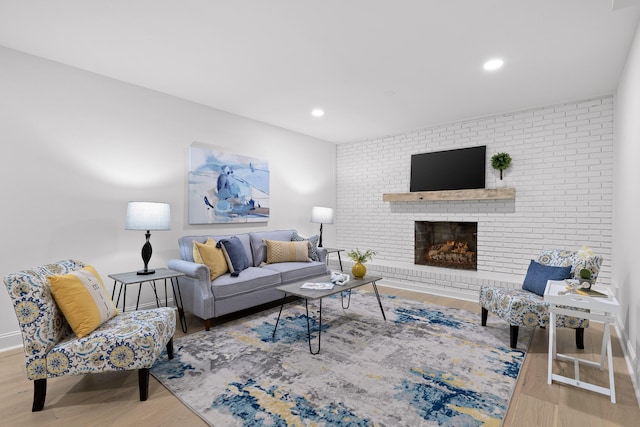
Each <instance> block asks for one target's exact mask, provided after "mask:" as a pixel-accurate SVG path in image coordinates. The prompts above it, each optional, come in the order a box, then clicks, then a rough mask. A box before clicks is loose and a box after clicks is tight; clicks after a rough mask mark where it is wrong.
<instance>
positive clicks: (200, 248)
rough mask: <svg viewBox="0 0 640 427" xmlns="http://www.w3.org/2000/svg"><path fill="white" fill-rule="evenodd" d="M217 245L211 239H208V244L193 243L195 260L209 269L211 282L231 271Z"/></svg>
mask: <svg viewBox="0 0 640 427" xmlns="http://www.w3.org/2000/svg"><path fill="white" fill-rule="evenodd" d="M217 243H218V242H216V241H215V240H213V239H212V238H211V237H209V238H208V239H207V242H206V243H200V242H197V241H194V242H193V259H194V261H195V262H197V263H198V264H204V265H206V266H207V267H209V276H210V279H211V280H213V279H215V278H216V277H220V276H222V275H223V274H224V273H226V272H228V271H229V265H228V264H227V259H226V257H225V256H224V252H223V251H222V249H220V248H217V247H216V245H217Z"/></svg>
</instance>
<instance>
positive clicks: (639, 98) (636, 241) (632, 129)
mask: <svg viewBox="0 0 640 427" xmlns="http://www.w3.org/2000/svg"><path fill="white" fill-rule="evenodd" d="M615 153H616V155H615V164H614V171H615V178H614V179H615V187H614V188H615V194H614V201H615V203H614V207H615V209H614V212H615V215H614V229H613V241H614V245H613V253H614V257H615V263H614V269H613V285H614V287H615V288H616V289H617V293H618V299H619V300H620V302H621V309H622V310H621V314H620V322H621V323H622V325H623V328H622V332H623V334H624V337H623V341H624V344H625V345H626V347H627V354H628V355H629V359H630V362H631V365H632V367H633V371H634V372H633V376H634V377H635V379H636V384H640V357H639V354H640V314H639V311H640V278H639V277H640V274H639V272H638V253H639V252H640V251H639V250H638V245H640V188H639V184H640V26H639V27H638V30H637V31H636V35H635V39H634V42H633V45H632V47H631V49H630V51H629V56H628V58H627V63H626V66H625V69H624V71H623V74H622V76H621V78H620V81H619V84H618V90H617V93H616V150H615Z"/></svg>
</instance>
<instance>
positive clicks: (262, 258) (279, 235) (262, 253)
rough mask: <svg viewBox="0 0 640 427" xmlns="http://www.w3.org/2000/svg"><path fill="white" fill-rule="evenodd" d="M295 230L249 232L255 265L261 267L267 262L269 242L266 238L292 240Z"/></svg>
mask: <svg viewBox="0 0 640 427" xmlns="http://www.w3.org/2000/svg"><path fill="white" fill-rule="evenodd" d="M294 232H295V230H274V231H258V232H252V233H249V238H250V241H251V254H252V257H253V266H254V267H259V266H260V265H261V264H262V263H263V262H267V244H266V243H265V242H264V241H265V240H280V241H284V242H290V241H291V236H292V235H293V233H294Z"/></svg>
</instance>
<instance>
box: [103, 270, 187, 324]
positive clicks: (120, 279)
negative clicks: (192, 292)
mask: <svg viewBox="0 0 640 427" xmlns="http://www.w3.org/2000/svg"><path fill="white" fill-rule="evenodd" d="M181 276H184V273H180V272H179V271H175V270H170V269H168V268H156V271H155V273H153V274H146V275H141V274H138V273H137V272H135V271H131V272H128V273H118V274H109V277H110V278H111V279H113V291H112V292H111V299H112V300H113V297H114V296H115V293H116V285H117V284H118V283H119V284H120V289H119V291H118V300H117V301H116V307H117V306H118V304H119V303H120V294H122V289H123V288H124V295H123V297H122V312H123V313H124V311H125V309H126V300H127V285H133V284H136V283H137V284H138V299H137V301H136V310H137V309H138V305H139V304H140V292H141V291H142V284H143V283H145V282H148V283H149V284H151V287H152V288H153V293H154V295H155V296H156V306H157V307H160V300H159V299H158V291H157V289H156V280H164V305H165V307H167V306H168V300H169V296H168V294H167V279H169V280H170V281H171V289H172V290H173V300H174V301H175V303H176V307H177V308H178V317H179V319H180V326H181V327H182V332H184V333H185V334H186V333H187V320H186V318H185V317H184V309H183V306H182V294H181V293H180V282H178V278H179V277H181ZM174 279H175V281H174ZM176 289H178V292H176Z"/></svg>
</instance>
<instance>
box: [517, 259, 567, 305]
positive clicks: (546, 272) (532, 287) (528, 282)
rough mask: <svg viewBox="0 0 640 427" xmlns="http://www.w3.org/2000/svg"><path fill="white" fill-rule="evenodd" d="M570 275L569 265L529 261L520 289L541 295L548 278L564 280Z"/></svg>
mask: <svg viewBox="0 0 640 427" xmlns="http://www.w3.org/2000/svg"><path fill="white" fill-rule="evenodd" d="M570 277H571V265H568V266H565V267H555V266H550V265H544V264H539V263H537V262H535V261H534V260H531V262H530V263H529V269H528V270H527V275H526V277H525V278H524V283H523V284H522V289H524V290H526V291H530V292H533V293H535V294H536V295H540V296H543V295H544V290H545V288H546V287H547V281H548V280H564V279H569V278H570Z"/></svg>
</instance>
